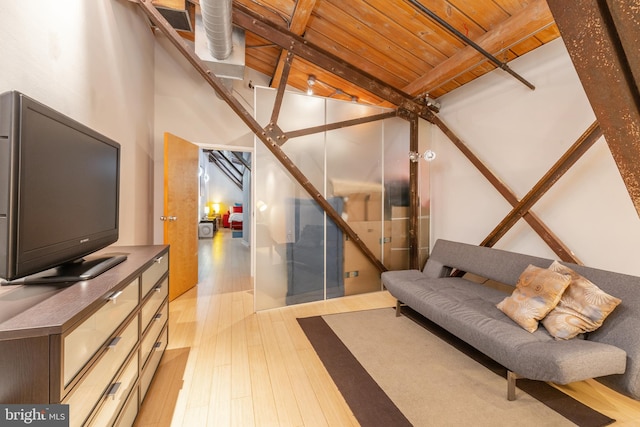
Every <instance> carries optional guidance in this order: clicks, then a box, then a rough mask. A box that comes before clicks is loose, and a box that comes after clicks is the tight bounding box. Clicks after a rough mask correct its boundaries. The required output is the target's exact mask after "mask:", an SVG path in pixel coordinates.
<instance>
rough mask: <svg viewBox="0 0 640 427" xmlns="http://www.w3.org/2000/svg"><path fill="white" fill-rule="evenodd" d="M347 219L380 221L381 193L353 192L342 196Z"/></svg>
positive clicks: (350, 220) (353, 220) (351, 220)
mask: <svg viewBox="0 0 640 427" xmlns="http://www.w3.org/2000/svg"><path fill="white" fill-rule="evenodd" d="M344 213H345V214H347V221H349V222H358V221H382V193H353V194H350V195H349V196H348V197H345V198H344Z"/></svg>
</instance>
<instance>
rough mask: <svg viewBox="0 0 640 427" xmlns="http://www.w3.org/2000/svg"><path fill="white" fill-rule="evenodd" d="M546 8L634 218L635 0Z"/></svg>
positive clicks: (639, 63) (637, 115)
mask: <svg viewBox="0 0 640 427" xmlns="http://www.w3.org/2000/svg"><path fill="white" fill-rule="evenodd" d="M549 6H550V8H551V11H552V12H553V14H554V16H555V19H556V23H557V25H558V28H559V29H560V34H561V35H562V39H563V41H564V43H565V45H566V46H567V50H568V51H569V56H570V57H571V60H572V61H573V65H574V66H575V68H576V71H577V73H578V76H579V77H580V81H581V82H582V86H583V87H584V90H585V92H586V94H587V98H588V99H589V102H590V104H591V107H592V108H593V111H594V113H595V115H596V118H597V119H598V122H599V123H600V126H601V127H602V132H603V133H604V136H605V139H606V140H607V145H608V146H609V150H610V151H611V154H612V156H613V159H614V160H615V162H616V165H617V166H618V170H619V171H620V175H621V176H622V180H623V181H624V183H625V185H626V187H627V192H628V193H629V196H630V197H631V200H632V202H633V204H634V206H635V208H636V212H637V214H638V215H639V216H640V55H638V44H639V43H640V36H639V33H640V32H639V31H638V28H639V27H640V8H638V0H606V1H600V0H575V1H571V2H566V1H563V0H549Z"/></svg>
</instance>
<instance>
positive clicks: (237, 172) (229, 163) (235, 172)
mask: <svg viewBox="0 0 640 427" xmlns="http://www.w3.org/2000/svg"><path fill="white" fill-rule="evenodd" d="M218 153H219V154H220V157H222V159H223V160H224V163H225V164H226V165H227V166H228V167H229V169H230V170H233V176H236V175H238V176H242V171H241V170H240V169H238V168H237V167H236V165H234V164H233V162H232V161H231V158H229V157H227V156H226V155H225V154H224V152H223V151H220V150H218Z"/></svg>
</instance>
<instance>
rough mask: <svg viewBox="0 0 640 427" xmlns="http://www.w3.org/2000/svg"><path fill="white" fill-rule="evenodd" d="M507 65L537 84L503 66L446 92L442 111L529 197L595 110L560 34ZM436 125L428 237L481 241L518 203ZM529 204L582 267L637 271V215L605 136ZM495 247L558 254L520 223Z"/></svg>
mask: <svg viewBox="0 0 640 427" xmlns="http://www.w3.org/2000/svg"><path fill="white" fill-rule="evenodd" d="M510 65H511V67H512V68H513V69H514V70H515V71H516V72H518V73H520V74H521V75H522V76H524V77H525V78H526V79H527V80H529V81H531V82H532V83H533V84H534V85H536V90H535V91H531V90H529V89H528V88H526V87H525V86H524V85H522V84H521V83H519V82H518V81H517V80H515V79H514V78H512V77H511V76H509V75H508V74H506V73H505V72H503V71H501V70H498V71H495V72H492V73H490V74H488V75H486V76H483V77H481V78H479V79H477V80H476V81H474V82H472V83H469V84H467V85H465V86H464V87H462V88H460V89H457V90H455V91H453V92H451V93H449V94H447V95H445V96H443V97H442V98H440V99H439V100H440V101H441V103H442V109H441V112H440V117H441V118H442V119H443V121H444V122H445V123H446V124H447V125H448V126H449V127H450V128H451V129H452V130H453V131H454V133H456V134H457V135H458V136H459V137H460V138H461V139H462V140H463V141H464V142H465V143H466V144H467V146H468V147H469V148H470V149H471V150H472V151H473V152H474V153H475V154H476V155H477V156H478V157H479V158H480V159H481V160H482V161H483V162H484V163H485V164H486V165H487V166H488V167H489V169H491V170H492V171H493V173H494V174H495V175H496V176H497V177H499V178H500V179H501V180H502V181H503V182H504V183H505V184H506V185H507V186H508V187H509V188H511V190H512V191H513V192H514V193H515V194H516V195H517V197H518V198H522V197H523V196H524V195H525V194H526V193H527V192H528V191H529V190H530V189H531V188H532V187H533V186H534V185H535V184H536V182H537V181H538V180H539V179H540V178H541V177H542V176H543V175H544V174H545V173H546V172H547V170H548V169H549V168H550V167H551V166H552V165H553V164H554V163H555V162H556V161H557V160H558V159H559V158H560V156H562V154H564V152H565V151H566V150H568V148H569V147H570V146H571V145H572V144H573V143H575V141H576V140H577V139H578V138H579V137H580V135H581V134H582V133H583V132H584V131H585V130H586V129H587V127H588V126H589V125H590V124H591V123H593V121H594V120H595V116H594V114H593V111H592V109H591V107H590V105H589V103H588V101H587V98H586V95H585V93H584V90H583V88H582V85H581V84H580V81H579V79H578V77H577V75H576V73H575V70H574V68H573V65H572V64H571V61H570V58H569V56H568V54H567V52H566V49H565V47H564V44H563V42H562V40H556V41H554V42H552V43H550V44H548V45H545V46H543V47H541V48H538V49H536V50H535V51H533V52H531V53H529V54H527V55H525V56H523V57H521V58H518V59H517V60H515V61H513V62H512V63H511V64H510ZM431 129H432V132H431V146H432V148H433V149H434V150H435V151H436V152H437V159H436V160H435V161H434V162H432V163H431V164H430V168H431V193H432V194H431V196H432V211H431V218H432V238H431V240H432V242H434V241H435V239H437V238H445V239H451V240H458V241H463V242H467V243H472V244H479V243H480V242H481V241H482V240H483V239H484V238H485V237H486V236H487V235H488V234H489V233H490V232H491V231H492V230H493V229H494V227H495V226H496V225H497V224H498V223H499V222H500V221H501V220H502V219H503V218H504V217H505V216H506V215H507V214H508V213H509V211H510V210H511V206H510V205H509V204H508V203H507V202H506V201H505V200H504V198H503V197H502V196H501V195H500V194H498V192H497V191H496V190H495V189H494V187H493V186H492V185H491V184H490V183H489V182H488V181H487V180H486V179H485V178H484V177H483V176H482V175H480V173H479V172H478V171H477V169H476V168H475V167H474V166H473V165H472V164H471V163H470V162H469V161H468V160H467V159H466V158H465V157H464V156H463V155H462V154H461V153H460V151H459V150H458V149H457V148H455V146H454V145H453V144H452V143H451V142H450V141H449V139H448V138H447V137H446V136H445V135H444V134H443V133H442V132H440V130H438V129H436V128H435V126H432V127H431ZM532 211H533V212H534V213H535V214H536V215H538V216H539V217H540V219H541V220H542V222H543V223H545V224H546V225H547V226H548V227H549V228H550V229H551V231H552V232H553V233H555V234H556V235H557V236H558V238H559V239H560V240H561V241H562V242H564V243H565V244H566V245H567V246H568V247H569V248H570V249H571V250H572V251H573V252H574V253H575V255H576V256H577V257H578V259H580V260H581V261H582V262H583V263H584V264H586V265H589V266H593V267H598V268H603V269H608V270H613V271H618V272H623V273H629V274H636V275H637V274H640V264H639V263H638V262H637V242H638V241H640V221H639V220H638V216H637V214H636V211H635V209H634V207H633V204H632V203H631V200H630V198H629V196H628V193H627V191H626V188H625V186H624V183H623V182H622V178H621V177H620V173H619V172H618V169H617V167H616V165H615V162H614V161H613V158H612V156H611V154H610V152H609V150H608V147H607V145H606V141H605V140H604V138H601V139H600V140H599V141H598V142H596V144H595V145H594V146H593V147H592V148H591V149H590V150H589V151H588V152H587V153H586V154H585V155H584V156H583V157H582V158H581V159H580V160H579V161H578V162H577V163H576V164H575V165H574V166H573V167H572V168H571V169H570V170H569V172H568V173H567V174H566V175H565V176H564V177H562V178H561V179H560V180H559V181H558V182H557V183H556V184H555V185H554V186H553V187H552V188H551V190H549V191H548V192H547V193H546V194H545V195H544V197H543V198H542V199H541V200H540V201H539V202H538V203H536V204H535V205H534V206H533V209H532ZM496 247H498V248H502V249H507V250H514V251H517V252H524V253H529V254H533V255H538V256H544V257H549V258H555V254H554V253H553V252H552V251H551V250H550V249H549V248H548V247H547V245H546V244H545V243H544V242H543V241H542V239H541V238H540V237H539V236H538V235H537V234H536V233H535V232H534V231H533V230H532V229H531V228H530V227H529V225H528V224H527V223H526V222H525V221H523V220H520V221H519V222H518V223H517V224H516V226H515V227H514V228H513V229H512V230H511V231H509V232H508V233H507V234H506V235H505V236H504V237H503V238H502V239H501V240H500V241H499V242H498V244H497V245H496Z"/></svg>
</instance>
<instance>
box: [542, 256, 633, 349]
mask: <svg viewBox="0 0 640 427" xmlns="http://www.w3.org/2000/svg"><path fill="white" fill-rule="evenodd" d="M549 270H552V271H555V272H557V273H560V274H567V275H569V276H570V277H571V283H570V284H569V286H568V287H567V289H566V290H565V291H564V293H563V295H562V298H561V299H560V302H559V303H558V305H557V306H556V307H555V308H554V309H553V310H551V311H550V312H549V314H548V315H547V316H546V317H545V318H544V319H542V325H543V326H544V327H545V328H546V329H547V331H549V333H550V334H551V335H552V336H554V337H556V338H558V339H571V338H574V337H576V336H577V335H579V334H581V333H585V332H592V331H595V330H596V329H598V328H599V327H600V326H602V322H604V319H606V318H607V316H609V314H611V312H612V311H613V310H614V309H615V308H616V307H617V306H618V304H620V302H621V300H620V299H619V298H616V297H614V296H611V295H609V294H607V293H606V292H604V291H603V290H601V289H600V288H599V287H598V286H596V285H595V284H594V283H593V282H591V281H590V280H588V279H587V278H585V277H583V276H581V275H580V274H578V273H576V272H575V271H573V270H572V269H570V268H569V267H567V266H565V265H562V264H560V263H559V262H558V261H554V263H553V264H551V266H550V267H549Z"/></svg>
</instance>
